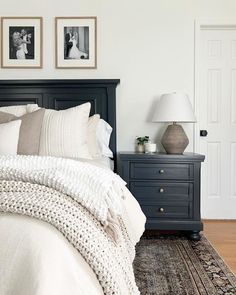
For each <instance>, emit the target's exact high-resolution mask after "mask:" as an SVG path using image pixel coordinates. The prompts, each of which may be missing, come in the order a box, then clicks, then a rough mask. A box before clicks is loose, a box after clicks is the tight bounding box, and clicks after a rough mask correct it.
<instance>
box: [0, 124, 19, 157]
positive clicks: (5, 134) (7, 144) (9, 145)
mask: <svg viewBox="0 0 236 295" xmlns="http://www.w3.org/2000/svg"><path fill="white" fill-rule="evenodd" d="M20 125H21V120H16V121H11V122H8V123H3V124H0V155H11V156H15V155H16V154H17V146H18V141H19V133H20Z"/></svg>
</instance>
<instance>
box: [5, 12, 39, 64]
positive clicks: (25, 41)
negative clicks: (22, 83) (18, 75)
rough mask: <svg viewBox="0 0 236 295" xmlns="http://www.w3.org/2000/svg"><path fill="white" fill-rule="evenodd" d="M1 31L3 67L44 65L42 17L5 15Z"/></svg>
mask: <svg viewBox="0 0 236 295" xmlns="http://www.w3.org/2000/svg"><path fill="white" fill-rule="evenodd" d="M1 33H2V34H1V36H2V38H1V42H2V44H1V49H2V50H1V55H2V59H1V66H2V67H3V68H41V67H42V41H43V39H42V18H41V17H3V18H2V19H1Z"/></svg>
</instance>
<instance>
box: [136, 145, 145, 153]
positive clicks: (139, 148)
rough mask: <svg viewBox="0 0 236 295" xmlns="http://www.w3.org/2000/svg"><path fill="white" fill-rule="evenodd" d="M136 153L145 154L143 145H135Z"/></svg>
mask: <svg viewBox="0 0 236 295" xmlns="http://www.w3.org/2000/svg"><path fill="white" fill-rule="evenodd" d="M137 152H138V153H144V152H145V146H144V144H137Z"/></svg>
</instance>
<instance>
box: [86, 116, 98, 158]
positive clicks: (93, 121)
mask: <svg viewBox="0 0 236 295" xmlns="http://www.w3.org/2000/svg"><path fill="white" fill-rule="evenodd" d="M99 120H100V115H98V114H96V115H93V116H91V117H90V118H89V120H88V149H89V153H90V155H91V156H92V158H100V157H101V152H100V150H99V148H98V143H97V135H96V133H97V126H98V122H99Z"/></svg>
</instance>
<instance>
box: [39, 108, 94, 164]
mask: <svg viewBox="0 0 236 295" xmlns="http://www.w3.org/2000/svg"><path fill="white" fill-rule="evenodd" d="M90 108H91V104H90V103H85V104H82V105H80V106H77V107H74V108H70V109H67V110H62V111H56V110H46V111H45V115H44V119H43V124H42V129H41V136H40V148H39V155H41V156H57V157H66V158H67V157H68V158H86V159H91V155H90V154H89V150H88V145H87V130H88V118H89V112H90Z"/></svg>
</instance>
